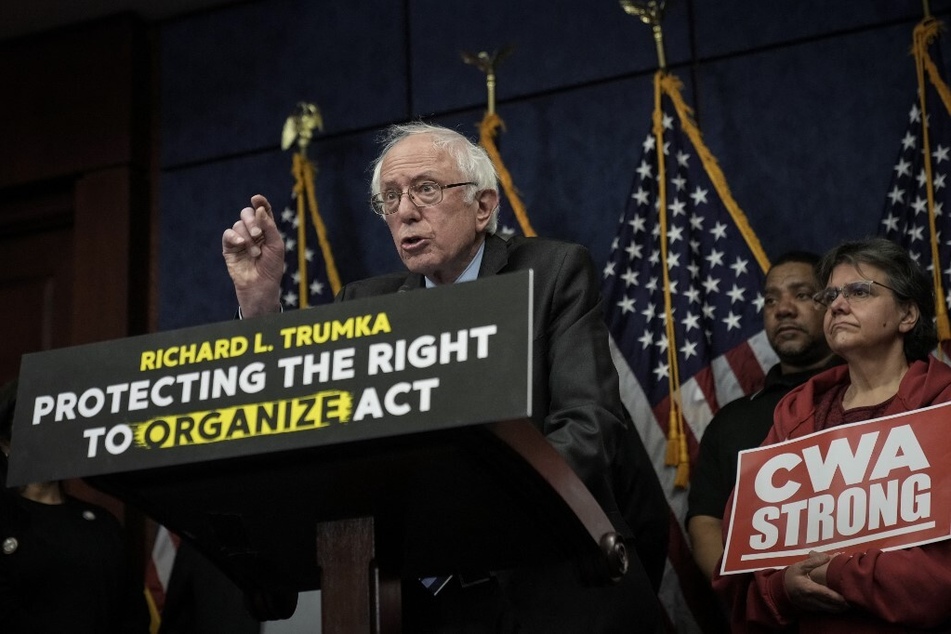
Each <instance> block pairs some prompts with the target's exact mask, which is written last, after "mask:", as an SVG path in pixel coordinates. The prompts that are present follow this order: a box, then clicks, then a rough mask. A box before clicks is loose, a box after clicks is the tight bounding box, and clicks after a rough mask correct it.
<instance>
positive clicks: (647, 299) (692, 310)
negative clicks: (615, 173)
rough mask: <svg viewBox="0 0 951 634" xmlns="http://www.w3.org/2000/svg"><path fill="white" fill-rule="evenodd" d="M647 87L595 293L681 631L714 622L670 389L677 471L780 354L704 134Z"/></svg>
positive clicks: (670, 88)
mask: <svg viewBox="0 0 951 634" xmlns="http://www.w3.org/2000/svg"><path fill="white" fill-rule="evenodd" d="M655 90H656V91H658V95H657V96H658V99H655V103H657V104H660V105H659V106H658V109H657V111H656V112H655V113H654V127H653V129H652V130H651V132H650V133H648V135H647V137H646V138H645V140H644V143H643V148H642V155H641V160H640V163H639V164H638V166H637V169H636V174H635V176H634V183H633V185H632V187H631V193H630V197H629V199H628V202H627V205H626V208H625V210H624V213H623V214H622V216H621V218H620V225H619V228H618V232H617V237H616V238H615V239H614V242H613V243H612V245H611V256H610V259H609V261H608V263H607V265H606V266H605V267H604V272H603V282H602V295H603V297H604V300H605V313H606V319H607V322H608V327H609V329H610V332H611V337H612V351H613V353H614V355H615V363H616V365H617V367H618V373H619V375H620V378H621V396H622V399H623V400H624V403H625V406H626V407H627V408H628V410H629V412H630V414H631V416H632V418H633V420H634V421H635V424H636V425H637V427H638V429H639V431H640V433H641V436H642V438H643V439H644V443H645V445H646V447H647V450H648V453H649V454H650V455H651V458H652V460H653V462H654V465H655V467H656V469H657V472H658V475H659V476H660V480H661V484H662V485H663V486H664V489H665V492H666V494H667V500H668V503H669V506H670V517H671V522H672V529H673V530H672V531H671V545H670V553H669V556H668V566H667V571H666V575H665V579H664V582H663V584H662V588H661V600H662V601H663V603H664V606H665V608H666V610H667V613H668V616H669V618H670V619H671V620H672V621H673V624H674V626H675V627H676V630H677V631H678V632H702V631H714V629H713V628H715V627H717V626H718V625H719V624H720V623H721V622H722V621H721V619H720V617H719V614H718V609H717V607H716V602H715V600H714V598H713V595H712V592H711V590H710V588H709V584H708V583H707V581H706V579H705V578H703V576H702V574H701V573H700V571H699V569H698V568H697V567H696V565H695V564H694V562H693V558H692V556H691V553H690V549H689V542H688V541H687V537H686V534H685V531H684V524H683V520H684V516H685V514H686V510H687V494H686V489H685V488H684V487H683V486H680V485H681V484H682V483H681V482H677V481H676V480H677V471H678V469H677V468H674V467H671V466H668V461H667V460H666V458H667V455H668V454H667V447H668V435H669V432H670V422H669V421H670V418H669V414H670V411H671V401H672V398H671V394H672V393H673V394H674V398H673V400H674V401H679V403H680V406H679V409H680V412H681V413H682V417H683V418H682V420H683V423H684V424H683V426H682V428H681V429H682V432H683V433H682V436H681V438H682V439H683V441H684V443H685V444H684V445H683V446H684V447H685V448H686V456H682V455H678V454H679V451H675V452H674V457H675V458H681V457H686V459H687V462H686V463H683V464H680V466H679V469H680V472H681V476H683V475H684V469H685V468H689V461H690V460H693V459H695V458H696V455H697V448H698V442H699V440H700V438H701V436H702V435H703V431H704V429H705V428H706V425H707V424H708V423H709V421H710V419H711V417H712V416H713V414H714V413H715V412H716V411H717V409H718V408H719V406H720V405H723V404H726V403H727V402H729V401H731V400H733V399H736V398H739V397H740V396H743V395H745V394H748V393H750V392H752V391H754V390H755V389H757V388H758V387H759V386H760V385H761V383H762V381H763V378H764V376H765V373H766V371H767V370H768V369H769V367H770V366H771V365H772V364H773V363H775V362H776V360H777V359H776V356H775V353H774V352H773V351H772V348H771V347H770V346H769V343H768V342H767V340H766V336H765V334H764V332H763V326H762V318H761V309H762V306H763V298H762V294H761V289H762V288H763V281H764V270H765V269H766V268H767V266H768V263H767V261H766V257H765V255H764V253H763V251H762V248H761V247H760V246H759V242H758V240H757V239H756V237H755V235H753V234H752V230H751V229H750V228H749V225H748V224H747V222H746V219H745V217H744V216H743V212H742V211H741V210H740V209H739V208H738V207H737V206H736V203H735V202H734V201H733V198H732V196H731V195H730V193H729V190H728V188H727V186H726V182H725V180H724V178H723V175H722V173H721V172H720V169H719V167H718V166H717V164H716V160H715V159H714V158H713V156H712V155H710V153H709V151H708V150H707V148H706V147H705V146H704V144H703V141H702V139H701V138H700V133H699V131H698V130H697V128H696V126H695V124H694V123H693V120H692V117H691V113H690V110H689V109H688V108H687V106H686V105H684V102H683V99H682V98H681V96H680V82H679V81H678V80H677V79H676V77H674V76H672V75H668V74H666V73H664V72H661V73H658V74H657V76H656V77H655ZM658 136H660V140H659V139H658ZM658 149H660V150H661V151H660V152H658ZM661 174H663V179H661ZM678 394H679V398H678ZM677 427H679V426H677ZM675 436H676V434H675ZM675 442H678V443H679V441H678V440H677V439H676V438H675ZM676 449H679V447H676ZM678 462H680V460H678Z"/></svg>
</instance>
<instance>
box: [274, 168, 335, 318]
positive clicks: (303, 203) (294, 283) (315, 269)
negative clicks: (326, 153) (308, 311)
mask: <svg viewBox="0 0 951 634" xmlns="http://www.w3.org/2000/svg"><path fill="white" fill-rule="evenodd" d="M293 173H294V177H295V181H296V182H295V185H294V189H293V190H292V192H291V202H290V204H288V205H287V207H285V208H284V210H283V211H282V212H281V213H280V214H279V217H277V218H275V220H276V221H277V228H278V229H279V230H280V232H281V237H282V238H284V277H283V279H282V281H281V301H282V302H283V304H284V307H285V308H306V307H308V306H315V305H317V304H326V303H329V302H332V301H333V298H334V296H335V295H336V294H337V291H339V290H340V278H339V277H338V275H337V269H336V266H335V264H334V259H333V253H332V251H331V249H330V243H329V240H328V239H327V231H326V228H325V227H324V222H323V219H322V218H321V217H320V212H319V210H318V208H317V197H316V194H315V193H314V173H315V169H314V166H313V163H311V162H310V161H309V160H308V159H307V157H306V156H305V155H304V154H302V153H297V154H295V155H294V168H293Z"/></svg>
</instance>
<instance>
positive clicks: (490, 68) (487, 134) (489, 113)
mask: <svg viewBox="0 0 951 634" xmlns="http://www.w3.org/2000/svg"><path fill="white" fill-rule="evenodd" d="M511 52H512V47H511V46H509V47H506V48H503V49H502V50H501V51H495V52H494V53H488V52H487V51H480V52H479V53H475V54H473V53H467V52H465V51H463V52H462V61H464V62H465V63H466V64H471V65H473V66H475V67H476V68H478V69H479V70H481V71H482V72H483V73H485V87H486V91H487V93H488V99H487V101H488V103H487V105H486V111H485V116H484V117H483V118H482V122H481V123H480V124H479V144H480V145H481V146H482V148H483V149H484V150H485V151H486V154H488V155H489V158H491V159H492V164H493V165H495V171H496V172H497V173H498V175H499V182H500V183H501V184H502V190H503V191H504V192H505V197H506V198H508V201H509V204H510V205H512V211H513V212H515V218H516V220H518V224H519V226H520V227H521V228H522V233H523V234H524V235H525V236H527V237H532V236H534V235H536V233H535V229H533V228H532V224H531V223H530V222H529V220H528V213H527V212H526V211H525V204H524V203H523V202H522V199H521V198H519V195H518V189H517V188H516V187H515V182H514V181H513V180H512V174H511V173H509V171H508V169H507V168H506V167H505V163H504V162H503V161H502V154H501V153H499V148H498V147H497V146H496V143H495V137H496V136H497V135H498V131H499V128H502V129H503V130H504V129H505V122H504V121H502V117H500V116H499V115H498V114H497V113H496V112H495V69H496V67H497V66H498V64H499V62H500V61H502V59H504V58H505V57H507V56H508V55H509V53H511Z"/></svg>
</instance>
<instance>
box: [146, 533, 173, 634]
mask: <svg viewBox="0 0 951 634" xmlns="http://www.w3.org/2000/svg"><path fill="white" fill-rule="evenodd" d="M178 543H179V538H178V535H175V534H173V533H172V532H170V531H169V530H168V529H167V528H165V527H164V526H159V527H158V531H157V532H156V533H155V542H154V543H153V546H152V556H151V558H150V559H149V561H148V562H147V564H146V566H145V598H146V601H147V603H148V606H149V615H150V618H151V626H150V628H149V631H150V632H151V634H155V633H156V632H158V628H159V625H160V624H161V620H162V619H161V615H162V608H164V607H165V593H166V591H167V590H168V581H169V579H170V578H171V577H172V567H173V566H174V565H175V554H176V553H177V552H178Z"/></svg>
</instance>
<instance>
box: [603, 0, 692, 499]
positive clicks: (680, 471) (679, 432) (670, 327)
mask: <svg viewBox="0 0 951 634" xmlns="http://www.w3.org/2000/svg"><path fill="white" fill-rule="evenodd" d="M619 2H620V5H621V8H622V9H624V11H625V13H627V14H629V15H633V16H635V17H637V18H640V20H641V21H642V22H643V23H644V24H647V25H649V26H650V27H651V31H652V32H653V34H654V45H655V46H656V48H657V65H658V71H657V73H655V75H654V114H653V134H654V138H655V141H654V142H655V143H656V151H657V187H658V190H657V191H658V195H657V205H658V214H659V219H660V236H659V239H660V259H661V264H660V268H661V271H662V274H663V277H664V316H665V334H666V336H667V362H668V364H669V366H670V368H669V371H668V373H667V380H668V385H669V393H670V398H669V401H670V411H669V417H668V427H667V430H668V431H667V457H666V463H667V464H668V465H669V466H676V467H677V476H676V477H675V479H674V484H675V486H677V487H680V488H684V487H686V486H687V484H688V482H689V479H690V456H689V455H688V451H687V434H686V430H685V423H684V416H683V395H682V393H681V390H680V368H679V364H678V361H677V342H676V334H675V333H676V331H675V329H674V315H673V300H672V298H671V288H670V273H669V270H668V266H667V250H668V244H667V174H666V165H665V161H664V126H663V109H662V107H661V100H662V97H663V94H664V89H663V87H662V84H663V82H664V80H665V78H666V76H667V56H666V54H665V53H664V31H663V28H662V27H661V21H662V20H663V17H664V7H665V5H666V2H665V1H664V0H660V1H658V0H650V1H649V2H633V1H632V0H619Z"/></svg>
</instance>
